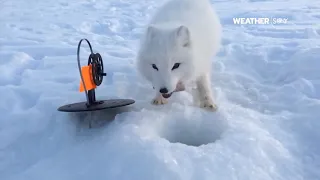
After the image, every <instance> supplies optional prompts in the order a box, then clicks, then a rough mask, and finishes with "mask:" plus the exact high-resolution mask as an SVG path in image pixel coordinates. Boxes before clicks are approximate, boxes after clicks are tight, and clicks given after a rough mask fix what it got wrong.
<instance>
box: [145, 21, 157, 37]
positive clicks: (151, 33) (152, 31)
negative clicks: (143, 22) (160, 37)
mask: <svg viewBox="0 0 320 180" xmlns="http://www.w3.org/2000/svg"><path fill="white" fill-rule="evenodd" d="M155 30H156V27H154V26H153V25H152V24H151V25H149V26H148V28H147V36H148V38H149V39H153V38H154V37H155Z"/></svg>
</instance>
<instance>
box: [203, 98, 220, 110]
mask: <svg viewBox="0 0 320 180" xmlns="http://www.w3.org/2000/svg"><path fill="white" fill-rule="evenodd" d="M200 107H201V108H204V109H206V110H209V111H216V110H217V109H218V106H217V105H216V104H214V103H213V102H212V101H208V100H205V101H203V102H201V103H200Z"/></svg>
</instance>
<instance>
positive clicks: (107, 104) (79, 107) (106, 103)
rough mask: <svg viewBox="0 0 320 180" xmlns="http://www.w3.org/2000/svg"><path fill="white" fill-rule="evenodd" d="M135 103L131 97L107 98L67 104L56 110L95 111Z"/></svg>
mask: <svg viewBox="0 0 320 180" xmlns="http://www.w3.org/2000/svg"><path fill="white" fill-rule="evenodd" d="M133 103H135V101H134V100H132V99H109V100H101V101H97V102H96V104H93V105H91V106H87V102H79V103H73V104H67V105H64V106H61V107H59V108H58V111H63V112H82V111H97V110H102V109H110V108H117V107H122V106H127V105H130V104H133Z"/></svg>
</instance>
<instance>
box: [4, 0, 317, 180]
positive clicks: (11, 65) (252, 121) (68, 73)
mask: <svg viewBox="0 0 320 180" xmlns="http://www.w3.org/2000/svg"><path fill="white" fill-rule="evenodd" d="M162 2H163V1H159V0H148V1H147V0H139V1H134V0H131V1H130V0H121V1H119V0H109V1H103V0H82V1H76V0H69V1H62V0H55V1H54V0H50V1H36V0H29V1H8V0H7V1H5V0H4V1H1V2H0V4H1V10H0V27H1V30H0V73H1V75H0V94H1V96H0V97H1V101H0V113H1V115H2V117H1V118H0V179H1V180H20V179H21V180H43V179H46V180H51V179H52V180H57V179H59V180H71V179H77V180H82V179H83V180H87V179H95V180H100V179H101V180H102V179H166V180H170V179H175V180H176V179H183V180H186V179H195V180H196V179H208V180H209V179H210V180H212V179H221V180H223V179H226V180H231V179H237V180H249V179H252V180H257V179H259V180H269V179H270V180H271V179H272V180H280V179H281V180H284V179H285V180H302V179H307V180H316V179H320V171H319V168H320V143H319V139H320V133H319V128H320V121H319V120H320V73H319V70H320V61H319V57H320V41H319V37H320V27H319V24H318V22H319V20H320V13H319V12H320V4H319V2H318V1H311V0H305V1H299V0H282V1H275V0H241V1H239V0H232V1H230V0H229V1H227V0H215V1H212V2H213V4H214V5H215V8H216V9H217V12H218V14H219V16H220V18H221V22H222V24H223V27H224V35H223V47H222V49H221V51H220V52H219V55H218V57H217V59H216V61H214V65H213V67H214V69H215V71H214V72H213V73H212V87H213V88H214V95H215V97H216V102H217V104H218V106H219V110H218V111H217V112H215V113H212V112H207V111H204V110H202V109H199V108H196V107H193V106H191V103H192V98H191V96H190V94H188V93H187V92H181V93H176V94H174V95H173V97H172V98H171V99H170V103H169V104H168V105H166V106H153V105H151V104H150V101H151V98H152V97H153V96H154V93H153V89H152V86H151V85H147V84H146V82H145V81H144V80H143V79H141V77H139V76H138V75H137V72H136V70H135V68H134V57H135V53H136V50H137V45H138V40H139V38H140V35H141V33H142V31H143V29H144V25H145V24H146V23H147V20H148V18H149V17H150V15H152V13H153V12H154V10H155V9H156V8H157V7H158V6H160V5H161V3H162ZM240 17H245V18H247V17H257V18H258V17H262V18H265V17H275V18H288V21H287V23H286V24H276V25H235V24H233V21H232V18H240ZM81 38H87V39H89V40H90V42H91V44H92V46H93V49H94V51H95V52H99V53H100V54H101V55H102V57H103V60H104V65H105V71H106V72H107V73H108V76H107V77H106V78H105V79H104V81H103V84H102V85H101V86H99V87H98V89H97V97H98V99H108V98H130V99H134V100H135V101H136V103H135V104H133V105H131V106H128V107H126V108H122V109H117V110H107V111H100V112H94V113H79V114H68V113H63V112H58V111H57V108H58V107H59V106H62V105H64V104H68V103H73V102H79V101H85V96H84V94H83V93H79V92H78V88H79V82H80V81H79V80H80V78H79V73H78V69H77V62H76V48H77V44H78V42H79V40H80V39H81ZM88 53H89V49H88V48H87V45H86V44H85V43H84V44H83V45H82V50H81V59H82V64H84V63H85V62H86V60H87V57H88ZM90 119H91V120H92V121H93V122H92V123H93V128H91V129H89V128H88V120H90Z"/></svg>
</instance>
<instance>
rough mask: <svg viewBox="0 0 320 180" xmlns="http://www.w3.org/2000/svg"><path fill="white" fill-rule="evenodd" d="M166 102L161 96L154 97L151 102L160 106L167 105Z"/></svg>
mask: <svg viewBox="0 0 320 180" xmlns="http://www.w3.org/2000/svg"><path fill="white" fill-rule="evenodd" d="M167 103H168V100H167V99H166V98H163V97H162V96H159V97H156V98H154V99H153V100H152V104H153V105H161V104H167Z"/></svg>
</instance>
